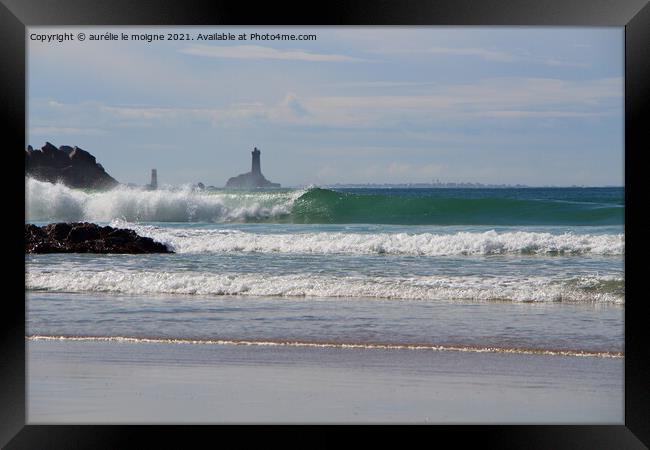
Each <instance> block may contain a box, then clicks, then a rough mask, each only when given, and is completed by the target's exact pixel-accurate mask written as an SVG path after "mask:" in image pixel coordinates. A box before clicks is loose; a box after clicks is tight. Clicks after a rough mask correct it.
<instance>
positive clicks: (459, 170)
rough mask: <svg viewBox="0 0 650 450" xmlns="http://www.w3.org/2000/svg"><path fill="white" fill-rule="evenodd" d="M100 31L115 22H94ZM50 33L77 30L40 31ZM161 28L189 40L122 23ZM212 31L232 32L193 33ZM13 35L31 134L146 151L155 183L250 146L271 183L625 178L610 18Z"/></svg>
mask: <svg viewBox="0 0 650 450" xmlns="http://www.w3.org/2000/svg"><path fill="white" fill-rule="evenodd" d="M107 32H109V33H115V34H116V35H117V36H120V38H119V39H118V40H111V41H97V40H91V39H90V38H91V36H99V35H104V36H105V34H106V33H107ZM61 33H73V37H74V40H73V41H63V42H58V41H57V40H51V41H50V42H47V41H39V40H36V36H37V35H42V36H43V35H44V36H47V35H52V34H61ZM78 33H84V34H85V36H86V39H85V40H84V41H79V40H78V37H77V36H78ZM122 33H124V34H125V36H126V37H128V39H127V40H122V39H121V35H122ZM169 33H175V34H179V35H185V36H184V37H186V38H187V37H189V40H187V39H186V40H163V41H152V42H147V41H146V40H139V41H138V40H133V39H132V38H133V35H138V36H142V35H146V34H149V35H151V34H163V35H164V37H165V38H166V37H167V35H168V34H169ZM215 33H217V34H222V33H232V34H233V35H234V36H235V39H236V40H234V41H231V40H227V41H224V40H219V41H215V40H199V37H200V35H203V36H207V35H214V34H215ZM253 33H257V34H258V35H262V36H264V35H266V34H271V35H277V34H284V35H290V34H293V35H296V36H297V35H315V37H316V38H315V40H294V41H285V40H269V39H259V38H252V34H253ZM242 34H245V35H246V36H245V39H241V40H240V39H238V38H239V37H240V35H242ZM32 37H33V38H32ZM26 38H27V45H28V55H27V58H28V61H27V76H28V95H27V107H28V117H27V137H26V139H27V144H29V145H32V146H33V147H35V148H40V147H42V146H43V145H44V144H45V142H46V141H49V142H51V143H53V144H54V145H55V146H57V147H58V146H61V145H71V146H75V145H76V146H78V147H81V148H83V149H85V150H87V151H89V152H90V153H92V154H93V155H95V156H96V158H97V160H98V162H100V163H101V164H102V165H103V167H104V168H105V169H106V171H107V172H108V173H109V174H111V175H112V176H113V177H114V178H116V179H117V180H118V181H120V182H123V183H136V184H145V183H148V182H149V174H150V172H151V169H152V168H156V169H157V170H158V182H159V184H161V185H164V184H173V185H179V184H185V183H197V182H203V183H204V184H206V185H213V186H217V187H220V186H223V185H224V184H225V183H226V181H227V179H228V178H229V177H231V176H235V175H238V174H240V173H244V172H247V171H249V170H250V162H251V153H250V152H251V151H252V150H253V147H257V148H259V149H260V150H261V152H262V153H261V159H262V172H263V173H264V175H265V176H266V178H268V179H269V180H271V181H273V182H276V183H281V184H282V185H283V186H302V185H327V184H334V183H428V182H432V181H435V180H439V181H440V182H477V183H485V184H526V185H531V186H545V185H555V186H570V185H586V186H606V185H617V186H622V185H623V184H624V179H623V172H624V108H623V105H624V103H623V100H624V98H623V94H624V73H623V70H624V29H623V28H622V27H607V28H591V27H580V28H565V27H551V28H545V27H439V26H436V27H374V26H373V27H309V28H299V27H266V28H262V27H204V26H200V27H198V26H197V27H185V28H179V27H137V28H136V27H101V26H93V27H48V28H45V27H30V28H29V29H28V30H27V37H26ZM145 38H146V36H145Z"/></svg>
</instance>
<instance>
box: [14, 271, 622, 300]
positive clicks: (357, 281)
mask: <svg viewBox="0 0 650 450" xmlns="http://www.w3.org/2000/svg"><path fill="white" fill-rule="evenodd" d="M26 287H27V289H29V290H45V291H53V292H105V293H121V294H133V295H136V294H137V295H141V294H149V295H152V294H180V295H203V296H256V297H257V296H264V297H287V298H290V297H320V298H325V297H327V298H375V299H404V300H436V299H449V300H469V301H510V302H568V303H585V302H586V303H618V304H622V303H624V295H625V292H624V291H625V283H624V279H623V278H620V277H614V276H602V275H601V276H596V275H594V276H585V277H578V278H571V279H567V280H556V279H549V278H544V277H528V278H517V277H505V276H504V277H498V278H497V277H490V278H481V277H471V276H463V277H444V276H425V277H408V278H407V277H404V278H399V277H395V278H393V277H333V276H324V275H317V274H307V273H306V274H296V275H271V274H264V273H257V274H251V273H206V272H167V271H166V272H158V271H128V270H126V271H125V270H104V271H101V272H99V271H84V270H74V271H53V272H30V271H28V272H27V275H26Z"/></svg>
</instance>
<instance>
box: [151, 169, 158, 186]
mask: <svg viewBox="0 0 650 450" xmlns="http://www.w3.org/2000/svg"><path fill="white" fill-rule="evenodd" d="M150 186H151V189H158V171H157V170H156V169H151V184H150Z"/></svg>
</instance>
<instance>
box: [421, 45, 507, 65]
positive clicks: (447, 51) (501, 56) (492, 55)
mask: <svg viewBox="0 0 650 450" xmlns="http://www.w3.org/2000/svg"><path fill="white" fill-rule="evenodd" d="M424 51H425V52H426V53H432V54H436V55H454V56H476V57H479V58H482V59H485V60H486V61H503V62H510V61H514V60H515V56H514V55H512V54H510V53H506V52H502V51H496V50H489V49H484V48H449V47H431V48H428V49H426V50H424Z"/></svg>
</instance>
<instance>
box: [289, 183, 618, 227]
mask: <svg viewBox="0 0 650 450" xmlns="http://www.w3.org/2000/svg"><path fill="white" fill-rule="evenodd" d="M624 214H625V209H624V207H623V206H622V205H616V204H611V203H610V204H603V203H593V202H592V203H590V202H575V201H574V202H571V201H558V200H548V199H540V200H531V199H511V198H444V197H400V196H394V195H381V194H357V193H350V192H337V191H332V190H329V189H321V188H313V189H310V190H309V191H307V192H306V193H305V194H303V195H302V196H301V197H299V198H298V199H297V200H296V201H295V203H294V205H293V208H292V212H291V217H292V221H293V222H294V223H304V224H308V223H331V224H336V223H376V224H397V225H619V224H623V218H624Z"/></svg>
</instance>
